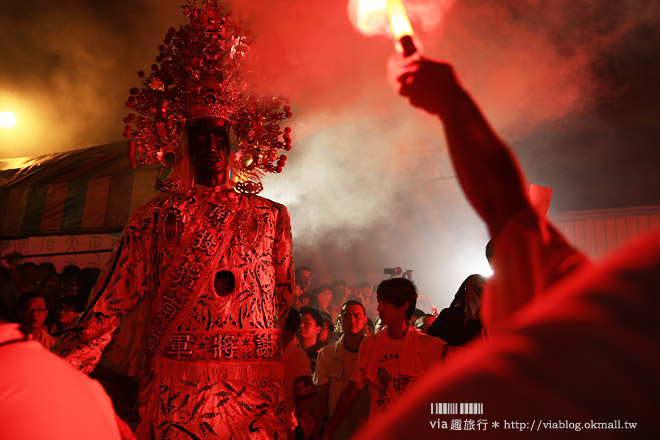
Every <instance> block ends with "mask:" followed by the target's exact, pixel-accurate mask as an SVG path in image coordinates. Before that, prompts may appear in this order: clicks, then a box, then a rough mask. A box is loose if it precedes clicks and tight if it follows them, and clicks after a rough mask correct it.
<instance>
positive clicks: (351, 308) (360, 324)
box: [339, 300, 367, 336]
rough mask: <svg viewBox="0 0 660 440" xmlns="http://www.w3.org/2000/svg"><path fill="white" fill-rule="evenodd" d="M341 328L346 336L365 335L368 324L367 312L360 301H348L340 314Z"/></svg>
mask: <svg viewBox="0 0 660 440" xmlns="http://www.w3.org/2000/svg"><path fill="white" fill-rule="evenodd" d="M339 316H340V317H341V328H342V330H343V332H344V334H345V335H347V336H354V335H359V334H362V333H364V326H365V325H366V324H367V312H366V310H365V308H364V306H363V305H362V303H361V302H359V301H354V300H349V301H346V302H345V303H344V304H343V305H342V306H341V310H340V312H339Z"/></svg>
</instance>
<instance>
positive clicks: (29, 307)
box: [17, 290, 48, 333]
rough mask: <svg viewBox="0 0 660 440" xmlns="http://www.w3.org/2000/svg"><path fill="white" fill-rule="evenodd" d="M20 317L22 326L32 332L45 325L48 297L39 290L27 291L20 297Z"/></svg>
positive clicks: (24, 329) (26, 330)
mask: <svg viewBox="0 0 660 440" xmlns="http://www.w3.org/2000/svg"><path fill="white" fill-rule="evenodd" d="M17 305H18V317H19V320H20V324H21V328H22V329H23V331H24V332H26V333H32V332H34V331H36V330H39V329H40V328H42V327H43V325H44V321H46V316H47V315H48V299H47V298H46V296H45V295H44V294H43V293H41V292H40V291H38V290H32V291H30V292H25V293H24V294H22V295H21V296H19V297H18V303H17Z"/></svg>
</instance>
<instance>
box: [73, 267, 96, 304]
mask: <svg viewBox="0 0 660 440" xmlns="http://www.w3.org/2000/svg"><path fill="white" fill-rule="evenodd" d="M99 275H101V269H98V268H96V267H86V268H84V269H82V270H81V271H79V272H78V275H77V278H78V295H80V296H81V297H83V298H85V299H87V298H89V294H90V292H91V291H92V288H93V287H94V284H96V280H97V279H98V278H99Z"/></svg>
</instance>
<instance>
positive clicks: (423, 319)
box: [415, 313, 435, 333]
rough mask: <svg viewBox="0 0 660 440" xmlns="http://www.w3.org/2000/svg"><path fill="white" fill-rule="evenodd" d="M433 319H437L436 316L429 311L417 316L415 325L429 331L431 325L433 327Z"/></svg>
mask: <svg viewBox="0 0 660 440" xmlns="http://www.w3.org/2000/svg"><path fill="white" fill-rule="evenodd" d="M433 321H435V316H433V315H429V314H428V313H427V314H426V315H424V316H420V317H419V318H417V320H416V321H415V327H416V328H417V330H419V331H420V332H422V333H428V331H429V327H431V324H433Z"/></svg>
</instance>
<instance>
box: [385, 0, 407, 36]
mask: <svg viewBox="0 0 660 440" xmlns="http://www.w3.org/2000/svg"><path fill="white" fill-rule="evenodd" d="M387 15H388V17H389V19H390V26H391V27H392V33H393V34H394V38H396V39H397V40H398V39H399V38H401V37H403V36H404V35H410V36H412V35H413V30H412V26H411V25H410V20H408V15H407V14H406V10H405V8H404V7H403V3H402V1H401V0H387Z"/></svg>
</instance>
